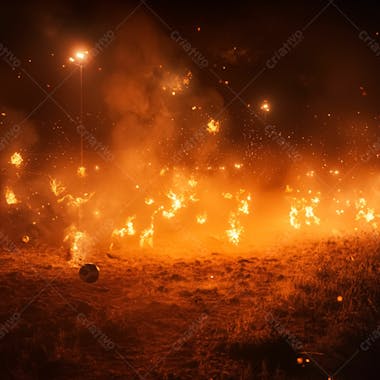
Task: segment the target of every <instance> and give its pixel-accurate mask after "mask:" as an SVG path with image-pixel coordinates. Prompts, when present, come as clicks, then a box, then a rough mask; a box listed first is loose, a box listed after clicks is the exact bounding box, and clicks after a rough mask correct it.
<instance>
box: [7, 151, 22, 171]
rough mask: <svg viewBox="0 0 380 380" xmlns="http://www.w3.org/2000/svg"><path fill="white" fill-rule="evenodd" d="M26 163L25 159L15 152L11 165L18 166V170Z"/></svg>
mask: <svg viewBox="0 0 380 380" xmlns="http://www.w3.org/2000/svg"><path fill="white" fill-rule="evenodd" d="M23 161H24V159H23V158H22V156H21V154H20V153H18V152H15V153H13V154H12V156H11V159H10V161H9V162H10V163H11V164H12V165H14V166H16V168H19V167H20V166H21V164H22V162H23Z"/></svg>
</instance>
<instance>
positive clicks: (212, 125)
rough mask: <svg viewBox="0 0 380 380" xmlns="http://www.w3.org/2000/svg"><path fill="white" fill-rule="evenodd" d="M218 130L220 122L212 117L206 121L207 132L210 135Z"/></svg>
mask: <svg viewBox="0 0 380 380" xmlns="http://www.w3.org/2000/svg"><path fill="white" fill-rule="evenodd" d="M219 131H220V123H219V121H216V120H214V119H211V120H210V121H209V122H208V123H207V132H208V133H210V134H211V135H216V134H217V133H218V132H219Z"/></svg>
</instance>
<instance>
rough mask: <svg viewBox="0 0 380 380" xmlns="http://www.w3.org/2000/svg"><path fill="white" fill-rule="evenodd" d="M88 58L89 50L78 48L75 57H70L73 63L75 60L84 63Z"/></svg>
mask: <svg viewBox="0 0 380 380" xmlns="http://www.w3.org/2000/svg"><path fill="white" fill-rule="evenodd" d="M87 58H88V51H87V50H78V51H76V52H75V54H74V57H70V58H69V61H70V62H72V63H75V62H78V63H82V62H83V61H85V60H86V59H87Z"/></svg>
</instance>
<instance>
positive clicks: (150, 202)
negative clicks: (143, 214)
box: [145, 198, 154, 206]
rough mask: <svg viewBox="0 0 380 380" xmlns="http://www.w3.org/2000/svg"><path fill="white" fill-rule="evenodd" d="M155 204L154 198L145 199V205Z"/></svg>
mask: <svg viewBox="0 0 380 380" xmlns="http://www.w3.org/2000/svg"><path fill="white" fill-rule="evenodd" d="M153 203H154V199H153V198H145V204H146V205H148V206H150V205H152V204H153Z"/></svg>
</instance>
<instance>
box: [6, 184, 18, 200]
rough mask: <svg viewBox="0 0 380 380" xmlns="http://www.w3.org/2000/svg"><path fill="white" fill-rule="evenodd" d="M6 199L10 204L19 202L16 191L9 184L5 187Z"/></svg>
mask: <svg viewBox="0 0 380 380" xmlns="http://www.w3.org/2000/svg"><path fill="white" fill-rule="evenodd" d="M5 200H6V202H7V204H9V205H15V204H17V203H19V201H18V199H17V197H16V195H15V193H14V192H13V190H12V189H11V188H10V187H8V186H7V187H6V188H5Z"/></svg>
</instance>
